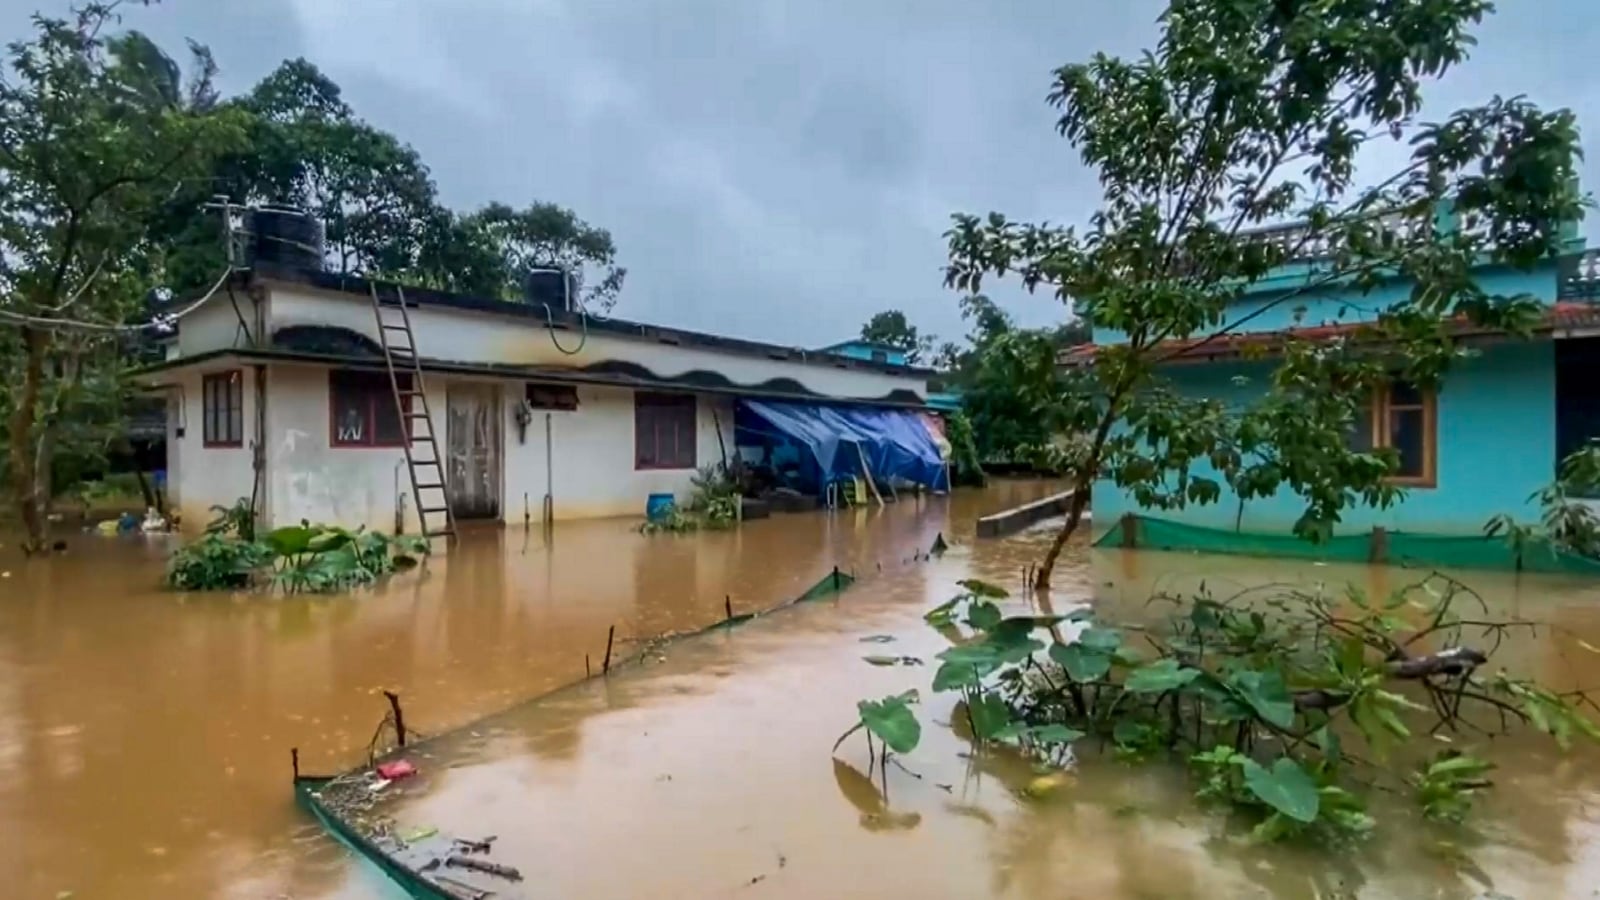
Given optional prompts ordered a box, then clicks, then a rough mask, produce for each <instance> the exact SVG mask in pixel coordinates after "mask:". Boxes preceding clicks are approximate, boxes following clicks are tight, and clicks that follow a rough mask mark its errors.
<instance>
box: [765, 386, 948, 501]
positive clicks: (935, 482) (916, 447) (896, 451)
mask: <svg viewBox="0 0 1600 900" xmlns="http://www.w3.org/2000/svg"><path fill="white" fill-rule="evenodd" d="M752 417H753V418H754V419H757V420H759V421H758V422H753V421H751V419H752ZM735 420H736V422H738V423H739V425H740V427H742V428H745V429H746V430H748V431H757V432H768V433H772V432H776V433H777V434H779V435H782V436H784V437H786V438H788V439H789V440H792V441H794V442H795V443H797V444H799V445H801V446H802V447H805V448H806V449H808V450H810V451H811V456H812V458H813V461H814V462H815V463H816V466H817V468H818V469H819V470H820V471H821V474H822V476H823V480H824V481H832V480H834V479H837V478H841V477H845V476H851V475H859V474H860V473H861V461H862V457H863V456H864V457H865V458H866V462H867V466H868V469H869V471H871V473H872V477H873V478H874V479H876V480H878V481H885V480H887V479H889V478H891V477H894V478H902V479H905V480H906V481H911V482H915V483H917V484H924V485H928V486H929V487H934V488H944V487H947V485H946V484H945V478H946V475H945V472H946V470H945V463H944V459H943V458H942V457H941V456H940V455H939V446H938V445H937V444H936V443H934V440H933V435H931V434H930V433H929V431H928V426H927V425H926V424H924V421H923V417H922V414H921V413H918V412H915V411H913V410H902V409H881V408H878V407H871V406H823V405H820V404H815V403H790V402H784V401H775V400H745V399H741V400H740V401H739V406H738V409H737V411H736V414H735ZM858 448H859V449H858Z"/></svg>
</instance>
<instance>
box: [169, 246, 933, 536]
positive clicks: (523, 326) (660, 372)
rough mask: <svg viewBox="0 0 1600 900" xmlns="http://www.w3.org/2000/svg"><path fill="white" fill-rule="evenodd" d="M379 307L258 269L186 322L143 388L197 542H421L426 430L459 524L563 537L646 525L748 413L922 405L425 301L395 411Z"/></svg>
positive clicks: (804, 367) (825, 377) (515, 310)
mask: <svg viewBox="0 0 1600 900" xmlns="http://www.w3.org/2000/svg"><path fill="white" fill-rule="evenodd" d="M377 287H378V289H379V290H380V292H381V295H382V296H385V297H388V298H393V297H394V296H395V288H394V287H393V286H392V285H377ZM373 288H374V285H373V284H371V283H369V282H367V281H364V280H362V279H358V278H349V277H343V276H337V275H333V274H329V273H326V272H321V271H314V270H305V269H294V268H288V267H274V266H260V265H258V266H257V268H256V269H255V270H254V271H252V272H241V273H239V274H237V275H236V276H234V278H233V279H232V280H231V281H230V282H229V283H228V285H227V289H226V291H220V292H218V293H217V294H216V295H215V296H213V297H212V299H210V300H209V301H206V302H205V303H204V304H203V305H202V306H201V307H199V308H197V309H195V310H194V311H193V312H190V313H188V314H187V315H185V317H184V318H183V319H182V321H181V323H180V325H179V330H178V333H177V335H176V337H175V338H174V339H173V340H172V342H171V345H170V346H169V348H168V356H167V359H166V360H165V362H162V363H160V364H158V365H156V366H153V367H151V368H149V369H147V370H146V371H145V372H144V374H143V376H142V377H143V378H144V380H145V381H146V383H147V384H150V385H152V386H155V387H158V388H160V389H162V390H165V391H166V392H167V393H168V402H169V415H168V434H167V457H168V464H167V465H168V468H167V485H168V492H169V498H170V501H171V505H172V507H173V508H174V509H176V510H178V511H179V512H180V513H181V515H182V518H183V521H184V522H185V523H188V524H190V525H193V524H195V523H199V522H204V521H206V520H207V519H208V518H209V517H210V512H209V510H210V507H212V506H213V505H222V506H226V505H231V504H232V503H234V502H235V501H236V500H237V499H238V498H241V497H251V496H255V497H256V502H257V508H258V509H259V510H260V514H261V521H262V522H263V523H265V524H267V525H269V526H277V525H282V524H291V523H295V522H298V521H300V520H301V519H308V520H311V521H314V522H328V523H337V524H342V525H347V526H357V525H366V526H368V527H371V528H377V529H382V530H385V531H392V530H394V529H395V527H396V523H397V517H400V520H401V521H402V522H403V527H404V530H405V531H407V532H409V533H416V532H417V531H419V530H420V528H419V520H418V514H417V508H418V504H417V502H416V498H414V497H411V496H410V495H411V493H412V487H411V478H410V474H409V473H408V471H407V465H406V459H405V454H404V452H403V442H404V441H406V440H408V435H409V439H410V440H411V442H412V444H411V446H412V448H413V452H414V453H415V454H416V455H418V457H419V458H421V457H425V456H426V455H427V454H426V453H425V452H422V451H420V450H418V448H419V446H421V445H424V444H425V443H426V442H425V440H424V438H425V435H426V429H431V431H432V434H433V435H434V436H436V439H437V442H438V449H439V450H440V452H441V454H442V455H443V457H444V461H445V464H444V468H445V469H446V471H445V473H444V477H445V479H446V483H447V484H448V487H449V489H450V493H451V497H452V500H451V502H452V507H453V509H454V512H455V516H456V518H457V519H460V520H470V519H488V520H501V521H512V522H520V521H523V520H524V518H525V517H526V518H527V519H529V520H532V521H536V522H537V521H541V520H542V519H543V518H544V517H545V515H546V513H545V505H546V497H547V496H548V498H549V500H548V503H549V507H550V515H551V516H552V517H553V518H555V519H571V518H587V517H601V516H640V515H643V513H644V510H645V505H646V499H647V497H648V496H649V495H651V494H655V493H672V494H674V495H677V496H678V497H679V499H680V500H681V499H683V496H684V494H685V493H686V492H687V491H688V489H689V487H690V477H691V476H692V475H693V474H694V471H695V469H696V467H697V466H703V465H706V464H708V463H714V462H717V461H720V460H725V459H727V458H728V457H729V455H731V454H732V453H734V452H735V451H734V435H733V430H734V424H733V423H734V414H735V408H734V407H735V403H736V401H737V400H738V399H740V398H749V399H752V400H755V399H759V400H767V401H774V400H776V401H787V402H803V403H831V404H839V403H843V404H849V405H850V406H851V407H859V406H869V407H875V408H878V409H883V408H892V409H903V410H908V411H915V410H920V409H921V408H922V407H923V406H924V396H925V392H926V384H927V377H928V374H929V373H927V372H926V371H924V370H920V369H914V368H909V367H906V366H903V365H893V364H886V363H883V362H875V361H872V360H856V359H849V358H845V357H841V356H836V355H831V354H819V353H816V352H808V351H804V350H800V349H797V348H789V347H782V346H777V345H772V344H763V343H756V342H752V341H745V340H737V339H733V338H726V337H718V336H715V335H709V334H700V333H695V332H690V331H683V330H678V329H673V328H664V327H657V326H652V325H645V324H641V323H637V322H628V321H623V320H620V319H597V318H594V317H588V316H582V315H579V314H576V313H570V312H565V311H563V310H561V309H551V308H550V307H547V306H545V305H543V304H528V303H511V302H505V301H500V300H486V299H482V298H474V297H465V296H460V295H453V294H446V293H441V292H437V291H428V290H422V289H407V290H406V291H405V297H406V300H407V303H408V306H407V313H408V315H409V319H410V324H411V330H412V335H413V338H414V341H415V345H416V350H417V354H418V357H419V361H420V365H421V369H422V372H423V376H422V381H423V384H422V385H420V386H418V389H419V390H420V391H421V392H422V396H421V397H419V398H406V399H405V400H402V401H401V402H400V403H397V398H396V395H395V393H394V391H393V389H392V388H391V385H390V381H389V370H388V367H387V363H386V360H385V356H384V352H383V349H382V344H381V343H380V338H381V337H387V338H388V339H389V343H390V344H391V345H393V344H395V343H396V342H400V343H401V344H402V345H403V342H404V340H405V337H404V335H403V333H401V332H400V331H398V330H395V331H390V332H386V333H384V334H380V329H379V320H378V318H377V316H376V315H375V308H374V304H373V302H372V290H373ZM384 315H385V316H386V317H388V318H386V319H385V321H390V320H393V321H399V316H398V310H395V309H386V310H385V311H384ZM406 366H407V367H409V362H407V363H406ZM401 371H403V370H401ZM401 381H402V385H401V386H402V388H407V387H410V386H411V385H409V383H408V379H407V376H405V375H403V374H402V376H401ZM418 401H425V403H422V402H418ZM402 404H409V412H410V414H411V417H412V418H413V419H414V422H413V423H412V427H411V428H410V429H409V431H408V429H407V427H406V426H407V422H406V421H405V418H403V417H402V415H401V411H402V408H404V407H403V405H402ZM424 409H426V410H427V411H428V412H429V413H431V416H425V415H424V413H423V410H424ZM437 477H438V476H437V475H434V476H419V478H420V479H421V480H427V479H429V478H433V479H437ZM423 501H424V502H423V505H424V506H427V505H428V504H429V502H430V501H429V498H428V496H427V495H426V494H424V497H423ZM435 527H436V522H435V521H434V520H433V519H431V518H430V519H429V529H430V530H431V529H433V528H435Z"/></svg>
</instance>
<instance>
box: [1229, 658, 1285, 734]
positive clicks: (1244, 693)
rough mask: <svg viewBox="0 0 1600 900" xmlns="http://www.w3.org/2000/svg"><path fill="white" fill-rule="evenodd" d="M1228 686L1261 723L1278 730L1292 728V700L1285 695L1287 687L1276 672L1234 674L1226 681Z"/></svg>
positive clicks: (1242, 672) (1271, 670)
mask: <svg viewBox="0 0 1600 900" xmlns="http://www.w3.org/2000/svg"><path fill="white" fill-rule="evenodd" d="M1228 685H1229V687H1231V688H1233V690H1234V691H1235V693H1237V694H1238V695H1239V696H1240V698H1241V699H1243V700H1244V701H1245V702H1246V703H1248V704H1250V708H1251V709H1253V710H1255V711H1256V715H1258V716H1260V717H1261V718H1262V719H1263V720H1264V721H1267V722H1270V723H1272V724H1273V725H1276V726H1278V727H1279V728H1289V727H1290V726H1292V725H1294V698H1293V697H1291V696H1289V688H1288V686H1287V685H1285V684H1284V682H1283V676H1282V675H1280V674H1279V673H1278V672H1277V671H1276V670H1274V669H1268V670H1266V671H1261V672H1257V671H1253V670H1245V671H1240V672H1234V673H1233V674H1232V675H1231V676H1229V678H1228Z"/></svg>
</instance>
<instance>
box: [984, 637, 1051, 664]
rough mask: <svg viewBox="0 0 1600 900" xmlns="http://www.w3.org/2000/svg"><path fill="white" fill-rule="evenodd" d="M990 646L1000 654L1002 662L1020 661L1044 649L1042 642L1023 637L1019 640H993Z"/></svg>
mask: <svg viewBox="0 0 1600 900" xmlns="http://www.w3.org/2000/svg"><path fill="white" fill-rule="evenodd" d="M991 646H993V647H994V648H995V651H996V652H997V653H999V655H1000V661H1001V662H1003V663H1020V662H1023V661H1025V660H1027V659H1028V658H1029V657H1031V656H1033V655H1034V654H1035V653H1038V652H1039V651H1040V650H1043V649H1044V644H1043V643H1042V642H1040V641H1036V640H1034V639H1033V638H1029V637H1024V638H1022V639H1021V640H1016V641H1008V642H1004V643H1002V642H998V641H996V642H994V643H993V644H992V645H991Z"/></svg>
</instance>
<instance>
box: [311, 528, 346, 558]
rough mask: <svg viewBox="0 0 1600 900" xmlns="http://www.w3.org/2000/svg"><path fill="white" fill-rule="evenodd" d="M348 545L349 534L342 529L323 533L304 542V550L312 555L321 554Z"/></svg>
mask: <svg viewBox="0 0 1600 900" xmlns="http://www.w3.org/2000/svg"><path fill="white" fill-rule="evenodd" d="M348 543H350V532H348V531H344V530H342V529H340V530H335V531H324V532H321V533H319V534H317V535H316V536H315V537H313V538H311V540H309V541H307V542H306V549H307V550H310V551H311V552H312V553H323V552H325V551H328V550H337V549H338V548H340V547H343V546H344V545H345V544H348Z"/></svg>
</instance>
